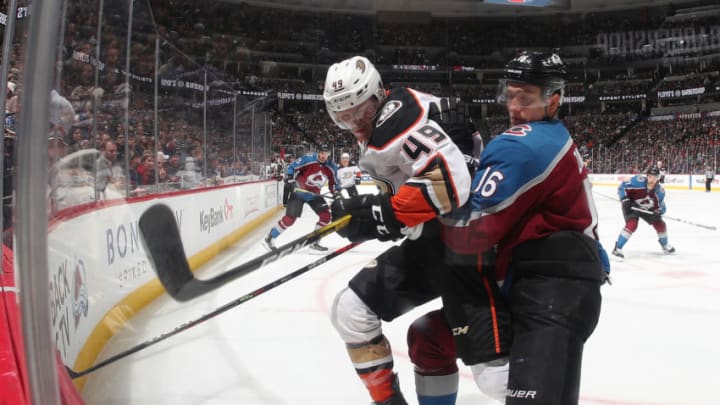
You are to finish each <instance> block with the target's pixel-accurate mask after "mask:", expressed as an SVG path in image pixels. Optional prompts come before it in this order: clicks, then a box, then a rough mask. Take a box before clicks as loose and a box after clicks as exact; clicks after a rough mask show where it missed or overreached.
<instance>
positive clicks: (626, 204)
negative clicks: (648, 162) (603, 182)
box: [612, 166, 675, 258]
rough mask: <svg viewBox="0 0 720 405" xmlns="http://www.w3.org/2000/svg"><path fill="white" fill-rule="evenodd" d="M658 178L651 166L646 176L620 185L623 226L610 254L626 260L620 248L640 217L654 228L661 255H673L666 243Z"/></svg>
mask: <svg viewBox="0 0 720 405" xmlns="http://www.w3.org/2000/svg"><path fill="white" fill-rule="evenodd" d="M659 175H660V170H659V169H658V168H657V166H653V167H651V168H650V169H648V171H647V173H646V174H638V175H635V176H633V177H632V178H630V180H627V181H623V182H622V183H620V186H619V187H618V197H620V201H621V202H622V212H623V217H625V226H624V227H623V229H622V231H620V236H618V239H617V242H615V248H614V249H613V251H612V254H613V255H615V256H617V257H619V258H624V257H625V254H624V253H623V251H622V249H623V247H624V246H625V243H627V241H628V239H630V237H631V236H632V234H633V233H634V232H635V230H636V229H637V227H638V222H639V220H640V218H642V219H643V221H645V222H647V223H648V224H650V225H652V227H653V228H655V232H657V235H658V242H660V247H662V250H663V252H665V253H668V254H670V253H674V252H675V248H674V247H672V245H670V244H669V243H668V236H667V225H666V224H665V221H663V219H662V216H663V214H665V189H664V188H663V186H661V185H660V182H659Z"/></svg>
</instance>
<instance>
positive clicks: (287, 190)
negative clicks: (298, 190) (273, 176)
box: [283, 178, 295, 205]
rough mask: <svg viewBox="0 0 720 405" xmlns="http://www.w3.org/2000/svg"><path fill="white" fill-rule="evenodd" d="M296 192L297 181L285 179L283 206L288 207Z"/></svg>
mask: <svg viewBox="0 0 720 405" xmlns="http://www.w3.org/2000/svg"><path fill="white" fill-rule="evenodd" d="M294 190H295V179H293V178H285V185H284V186H283V205H287V203H288V201H290V197H291V196H292V193H293V191H294Z"/></svg>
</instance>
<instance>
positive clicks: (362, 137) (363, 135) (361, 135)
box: [352, 128, 370, 142]
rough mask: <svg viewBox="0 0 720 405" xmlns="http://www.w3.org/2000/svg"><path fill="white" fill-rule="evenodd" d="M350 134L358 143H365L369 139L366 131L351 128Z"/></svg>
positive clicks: (368, 132)
mask: <svg viewBox="0 0 720 405" xmlns="http://www.w3.org/2000/svg"><path fill="white" fill-rule="evenodd" d="M352 133H353V135H355V139H357V140H358V141H359V142H366V141H367V140H368V139H369V138H370V136H369V135H370V131H368V130H367V129H361V128H353V130H352Z"/></svg>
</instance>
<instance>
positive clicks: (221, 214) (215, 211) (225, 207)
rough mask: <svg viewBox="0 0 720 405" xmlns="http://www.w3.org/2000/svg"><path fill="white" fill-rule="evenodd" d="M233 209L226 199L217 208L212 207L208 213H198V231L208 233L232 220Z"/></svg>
mask: <svg viewBox="0 0 720 405" xmlns="http://www.w3.org/2000/svg"><path fill="white" fill-rule="evenodd" d="M234 208H235V207H234V206H233V204H232V203H231V202H230V201H228V199H227V198H226V199H225V202H223V203H222V204H220V205H219V206H217V208H215V207H212V208H210V210H209V211H206V210H202V211H200V231H201V232H207V233H210V231H211V230H212V229H213V228H214V227H216V226H218V225H220V224H222V223H224V222H225V221H227V220H229V219H231V218H233V217H234Z"/></svg>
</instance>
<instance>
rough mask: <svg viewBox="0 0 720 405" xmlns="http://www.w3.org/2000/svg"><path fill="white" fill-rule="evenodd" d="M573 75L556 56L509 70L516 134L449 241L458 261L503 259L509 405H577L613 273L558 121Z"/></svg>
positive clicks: (500, 277)
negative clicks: (465, 257) (486, 254)
mask: <svg viewBox="0 0 720 405" xmlns="http://www.w3.org/2000/svg"><path fill="white" fill-rule="evenodd" d="M565 75H566V70H565V66H564V64H563V62H562V60H561V59H560V57H559V56H558V55H556V54H554V53H553V54H549V53H539V52H523V53H522V54H520V55H519V56H517V57H516V58H514V59H512V60H511V61H510V62H508V64H507V65H506V66H505V78H504V79H502V80H501V81H500V85H499V87H498V93H497V96H498V102H499V103H501V104H503V105H505V106H506V108H507V111H508V115H509V118H510V125H511V127H510V128H509V129H507V130H506V131H505V132H503V133H502V134H500V135H498V136H497V137H495V138H494V139H493V140H492V141H490V142H489V143H488V145H487V146H486V148H485V150H484V151H483V153H482V155H481V157H480V167H479V168H478V170H477V173H476V174H475V177H474V179H473V183H472V195H471V197H470V198H471V201H472V204H471V205H472V212H471V213H470V216H469V218H467V219H464V220H459V221H458V223H457V227H455V228H452V229H450V230H448V231H447V232H445V233H444V235H443V237H444V240H445V242H446V243H447V245H448V248H449V249H451V250H453V251H456V252H468V253H469V252H473V251H480V252H482V251H486V250H489V249H492V250H495V251H496V252H497V258H496V262H495V268H494V271H495V275H496V277H497V281H498V283H499V284H500V285H501V286H502V287H501V290H502V291H503V294H504V295H505V296H506V302H507V304H508V305H509V307H510V312H511V314H512V321H511V326H512V331H513V339H512V346H511V347H510V371H509V377H508V385H507V397H506V398H505V404H508V405H516V404H517V405H519V404H537V405H569V404H577V403H578V397H579V390H580V370H581V364H582V352H583V347H584V344H585V341H586V340H587V339H588V337H589V336H590V334H591V333H592V332H593V330H594V328H595V326H596V324H597V322H598V319H599V316H600V303H601V295H600V286H601V285H602V284H603V283H604V281H605V280H606V279H607V275H606V274H607V273H606V272H608V271H609V261H608V260H607V254H606V253H605V251H604V250H603V248H602V246H601V245H600V242H599V238H598V235H597V219H598V217H597V212H596V210H595V204H594V202H593V198H592V193H591V191H590V182H589V180H588V176H587V168H586V167H585V165H584V164H583V160H582V156H581V155H580V153H579V152H578V150H577V148H576V146H575V144H574V143H573V140H572V138H571V137H570V134H569V133H568V131H567V129H566V128H565V126H564V125H563V123H562V122H561V121H559V120H558V119H557V115H558V111H559V109H560V105H561V102H562V96H563V90H564V87H565Z"/></svg>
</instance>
